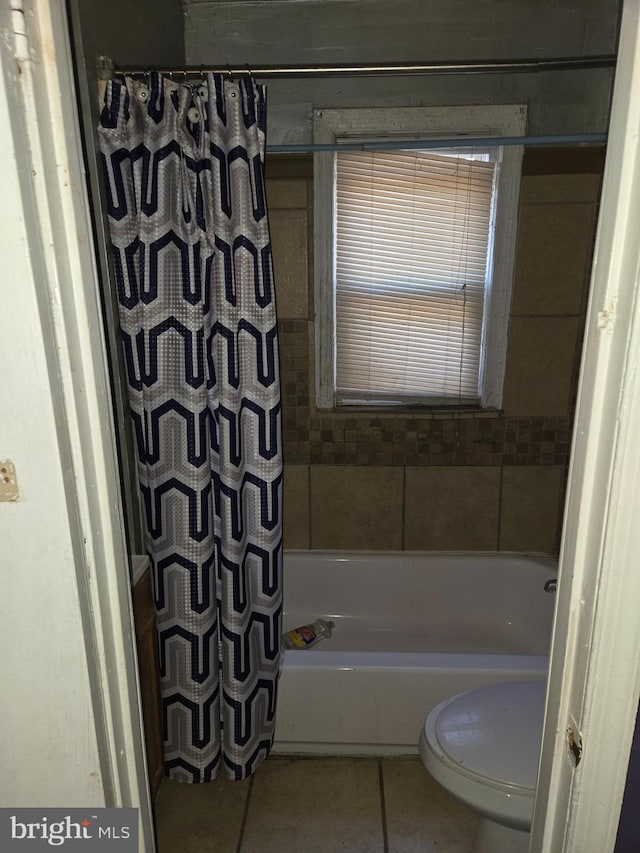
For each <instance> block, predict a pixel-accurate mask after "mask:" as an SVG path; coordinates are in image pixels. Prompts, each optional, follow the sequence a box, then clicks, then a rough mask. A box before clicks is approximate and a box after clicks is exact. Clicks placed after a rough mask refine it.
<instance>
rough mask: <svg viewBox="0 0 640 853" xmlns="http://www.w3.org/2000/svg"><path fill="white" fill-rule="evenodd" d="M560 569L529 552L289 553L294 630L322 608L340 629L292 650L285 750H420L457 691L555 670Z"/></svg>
mask: <svg viewBox="0 0 640 853" xmlns="http://www.w3.org/2000/svg"><path fill="white" fill-rule="evenodd" d="M556 571H557V562H556V561H555V560H554V559H553V558H550V557H544V556H536V555H522V554H506V553H490V554H487V553H435V552H434V553H415V552H392V553H380V552H371V553H369V552H362V551H359V552H354V553H347V554H345V553H340V554H339V553H337V552H329V551H288V552H286V553H285V557H284V620H283V628H284V630H285V631H286V630H289V629H291V628H295V627H296V626H297V625H302V624H305V623H307V622H312V621H314V620H315V619H316V618H317V617H319V616H321V617H324V618H327V619H331V620H333V621H334V622H335V623H336V627H335V630H334V633H333V636H332V637H331V639H329V640H324V641H323V642H322V643H321V644H320V645H319V646H318V647H317V648H315V649H311V650H308V651H286V652H285V653H284V662H283V667H282V675H281V678H280V692H279V700H278V718H277V725H276V735H275V744H274V751H275V752H280V753H316V754H333V755H336V754H349V755H359V754H368V755H402V754H409V753H415V752H416V751H417V741H418V734H419V732H420V728H421V726H422V724H423V722H424V718H425V716H426V713H427V711H428V710H429V709H430V708H432V707H433V706H434V705H436V704H437V703H438V702H440V701H441V700H442V699H445V698H446V697H447V696H451V695H453V694H455V693H458V692H460V691H462V690H470V689H472V688H474V687H479V686H481V685H483V684H489V683H491V682H496V681H509V680H514V679H529V678H532V679H533V678H544V677H545V676H546V672H547V664H548V650H549V643H550V639H551V627H552V621H553V610H554V600H555V596H554V595H553V594H549V593H547V592H545V591H544V584H545V582H546V581H547V580H549V578H552V577H555V575H556Z"/></svg>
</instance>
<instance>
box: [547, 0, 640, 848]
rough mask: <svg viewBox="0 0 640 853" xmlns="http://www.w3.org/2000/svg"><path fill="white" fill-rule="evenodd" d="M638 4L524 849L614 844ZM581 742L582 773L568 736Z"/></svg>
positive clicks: (631, 398)
mask: <svg viewBox="0 0 640 853" xmlns="http://www.w3.org/2000/svg"><path fill="white" fill-rule="evenodd" d="M639 271H640V2H638V0H626V2H625V3H624V10H623V20H622V29H621V39H620V46H619V54H618V66H617V71H616V80H615V88H614V96H613V105H612V113H611V123H610V130H609V140H608V146H607V157H606V165H605V173H604V183H603V194H602V202H601V206H600V215H599V225H598V233H597V238H596V247H595V255H594V265H593V270H592V278H591V290H590V302H589V308H588V312H587V325H586V337H585V344H584V351H583V363H582V371H581V379H580V390H579V395H578V403H577V412H576V421H575V428H574V438H573V451H572V456H571V466H570V472H569V489H568V495H567V505H566V510H565V521H564V528H563V540H562V547H561V553H560V570H559V586H558V602H557V611H556V620H555V629H554V638H553V644H552V652H551V666H550V676H549V687H548V697H547V709H546V718H545V727H544V735H543V747H542V754H541V769H540V775H539V782H538V795H537V800H536V809H535V815H534V822H533V827H532V845H531V849H532V850H533V851H548V853H557V851H559V850H563V851H572V853H573V851H575V853H591V851H593V853H607V851H611V850H613V849H614V845H615V841H616V834H617V827H618V821H619V815H620V808H621V805H622V797H623V793H624V786H625V780H626V771H627V765H628V760H629V751H630V746H631V741H632V736H633V731H634V722H635V718H636V712H637V709H638V696H639V689H640V618H639V614H640V564H639V562H638V557H639V555H640V488H639V485H640V439H639V436H640V372H639V370H638V368H639V361H640V310H639V304H638V296H639V281H638V275H639ZM569 729H571V730H572V731H573V733H574V738H575V739H578V738H579V739H581V745H582V755H581V760H580V763H579V765H578V767H577V768H576V767H575V759H574V757H573V755H572V754H571V752H570V749H569V744H568V730H569Z"/></svg>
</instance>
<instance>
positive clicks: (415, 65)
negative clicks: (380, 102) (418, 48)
mask: <svg viewBox="0 0 640 853" xmlns="http://www.w3.org/2000/svg"><path fill="white" fill-rule="evenodd" d="M102 60H103V62H102V67H103V69H104V70H105V71H107V73H114V74H122V75H127V76H130V77H140V76H144V75H145V74H148V73H149V72H150V71H157V72H159V73H160V74H164V75H166V76H168V77H171V76H182V77H183V78H185V79H186V78H188V77H202V76H203V75H204V74H227V75H229V76H230V77H238V76H242V75H243V74H250V75H252V76H253V77H265V78H272V79H273V78H275V79H277V78H281V79H284V78H288V77H337V76H348V75H351V74H353V75H362V76H370V77H378V76H387V75H408V74H420V75H429V74H433V75H445V74H527V73H532V72H539V71H580V70H587V69H590V68H613V67H614V66H615V64H616V56H615V55H614V54H606V55H601V56H570V57H561V58H555V59H496V60H491V61H488V60H474V61H469V62H402V63H378V64H368V63H355V64H352V65H340V64H336V65H283V66H277V65H261V66H251V65H249V64H248V63H246V64H245V65H244V66H241V67H240V66H230V65H222V66H217V67H205V66H203V65H202V66H197V67H196V66H185V67H184V68H150V67H142V66H132V67H129V68H125V67H120V66H117V65H114V64H113V63H112V62H110V60H108V59H107V58H106V57H102ZM105 60H106V61H105Z"/></svg>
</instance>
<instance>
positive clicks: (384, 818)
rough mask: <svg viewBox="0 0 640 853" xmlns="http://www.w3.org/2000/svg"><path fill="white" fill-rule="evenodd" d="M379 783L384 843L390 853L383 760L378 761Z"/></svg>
mask: <svg viewBox="0 0 640 853" xmlns="http://www.w3.org/2000/svg"><path fill="white" fill-rule="evenodd" d="M378 783H379V787H380V808H381V812H382V843H383V847H384V853H389V836H388V835H387V808H386V804H385V800H384V774H383V772H382V759H381V758H379V759H378Z"/></svg>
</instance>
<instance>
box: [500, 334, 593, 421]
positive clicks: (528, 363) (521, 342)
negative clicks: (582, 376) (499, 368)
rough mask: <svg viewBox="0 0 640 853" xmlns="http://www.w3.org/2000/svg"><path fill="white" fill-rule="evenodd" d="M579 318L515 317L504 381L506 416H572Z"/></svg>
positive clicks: (510, 335)
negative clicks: (572, 392) (571, 407)
mask: <svg viewBox="0 0 640 853" xmlns="http://www.w3.org/2000/svg"><path fill="white" fill-rule="evenodd" d="M577 337H578V319H577V318H576V317H512V318H511V323H510V326H509V345H508V349H507V367H506V373H505V379H504V398H503V409H504V413H505V415H507V416H509V415H513V416H516V415H522V416H528V417H540V416H543V417H544V416H546V417H562V416H566V415H568V414H569V408H570V405H571V389H572V379H573V372H574V365H575V361H576V359H577V358H578V355H579V354H578V353H577V352H576V342H577Z"/></svg>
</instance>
